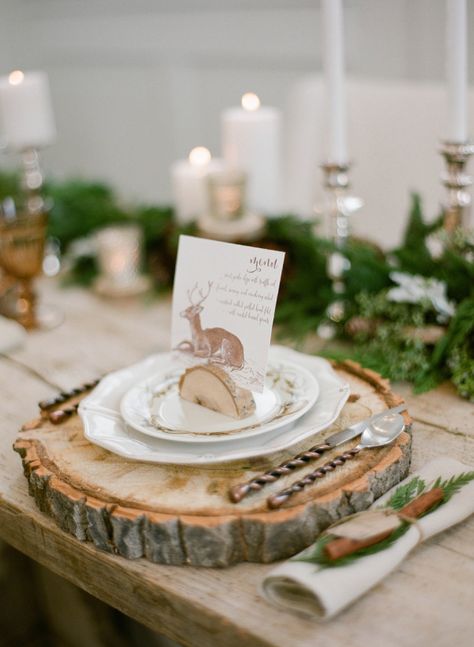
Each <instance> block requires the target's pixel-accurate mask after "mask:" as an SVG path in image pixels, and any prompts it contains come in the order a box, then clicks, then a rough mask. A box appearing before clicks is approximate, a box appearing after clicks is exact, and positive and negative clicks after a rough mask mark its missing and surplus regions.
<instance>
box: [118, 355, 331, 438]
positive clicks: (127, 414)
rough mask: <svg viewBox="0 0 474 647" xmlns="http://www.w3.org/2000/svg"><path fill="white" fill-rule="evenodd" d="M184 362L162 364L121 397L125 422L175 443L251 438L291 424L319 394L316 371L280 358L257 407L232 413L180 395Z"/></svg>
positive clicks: (258, 396) (256, 396) (271, 368)
mask: <svg viewBox="0 0 474 647" xmlns="http://www.w3.org/2000/svg"><path fill="white" fill-rule="evenodd" d="M182 371H183V368H182V367H181V366H178V368H177V366H176V365H175V366H174V367H171V368H169V367H168V368H166V369H161V370H160V371H157V374H156V375H155V376H153V377H152V378H151V379H150V378H148V379H147V380H144V381H143V382H141V383H139V384H137V385H136V386H134V387H133V388H132V389H130V390H129V391H128V392H127V393H126V394H125V396H124V397H123V398H122V401H121V403H120V412H121V414H122V417H123V419H124V420H125V422H126V423H127V424H128V425H130V426H131V427H133V429H136V430H137V431H140V432H141V433H143V434H147V435H148V436H154V437H156V438H163V439H164V440H173V441H176V442H187V443H189V442H197V443H203V442H204V443H205V442H225V441H228V440H231V439H232V438H233V437H234V436H236V435H237V434H238V437H239V438H249V437H251V436H257V435H260V434H265V433H268V432H269V431H273V430H275V429H279V428H280V427H286V426H287V425H290V424H292V423H293V422H295V421H296V420H298V418H301V416H303V415H304V414H305V413H306V412H307V411H309V409H311V407H312V406H313V405H314V403H315V402H316V400H317V399H318V396H319V385H318V382H317V380H316V378H315V376H314V375H313V374H312V373H311V372H310V371H309V370H308V369H306V368H304V367H303V366H299V365H298V364H295V363H294V362H289V361H287V360H280V361H278V362H271V363H270V364H269V367H268V370H267V375H266V378H265V388H264V391H263V393H254V394H253V396H254V399H255V405H256V409H255V412H254V413H253V414H252V415H250V416H247V417H246V418H243V419H235V418H230V417H229V416H225V415H223V414H221V413H217V412H216V411H211V410H210V409H207V408H206V407H201V406H199V405H197V404H194V403H192V402H187V401H186V400H183V399H182V398H181V397H180V396H179V392H178V381H179V377H180V375H181V373H182Z"/></svg>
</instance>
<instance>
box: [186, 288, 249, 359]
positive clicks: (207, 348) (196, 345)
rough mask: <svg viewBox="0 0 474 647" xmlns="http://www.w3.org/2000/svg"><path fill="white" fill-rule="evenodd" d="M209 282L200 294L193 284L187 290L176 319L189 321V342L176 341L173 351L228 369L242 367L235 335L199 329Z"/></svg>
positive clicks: (242, 355)
mask: <svg viewBox="0 0 474 647" xmlns="http://www.w3.org/2000/svg"><path fill="white" fill-rule="evenodd" d="M212 286H213V282H212V281H208V283H207V291H206V292H204V291H203V290H202V289H201V288H199V285H198V283H195V285H194V287H193V288H192V289H191V290H187V295H188V301H189V305H188V307H187V308H186V309H185V310H182V311H181V312H180V316H181V317H183V318H185V319H187V320H188V321H189V327H190V331H191V341H189V340H183V341H181V342H179V344H178V345H177V347H176V349H177V350H185V351H188V352H189V351H191V352H192V354H193V355H194V357H201V358H205V359H209V360H211V361H212V362H216V363H219V364H224V365H225V366H228V367H229V368H233V369H241V368H243V366H244V364H245V357H244V347H243V344H242V342H241V341H240V339H239V337H237V335H234V333H232V332H229V331H228V330H226V329H225V328H219V327H215V328H203V327H202V322H201V314H202V312H203V310H204V306H203V305H202V304H203V303H204V302H205V301H206V299H207V298H208V296H209V294H210V292H211V290H212Z"/></svg>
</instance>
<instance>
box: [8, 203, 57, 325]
mask: <svg viewBox="0 0 474 647" xmlns="http://www.w3.org/2000/svg"><path fill="white" fill-rule="evenodd" d="M46 220H47V218H46V214H45V213H38V214H35V215H33V214H30V213H23V214H20V215H19V216H17V217H15V218H13V219H11V220H8V219H6V218H2V220H1V221H0V265H1V267H2V268H3V269H4V271H5V272H6V274H7V275H8V277H10V278H11V280H13V281H14V282H15V283H16V286H17V292H16V301H15V304H14V306H13V308H12V312H11V313H9V314H10V316H11V317H12V318H14V319H16V320H17V321H18V322H19V323H20V324H21V325H22V326H24V327H25V328H26V329H32V328H37V327H39V326H40V322H39V320H38V316H37V309H36V294H35V291H34V289H33V280H34V278H35V277H37V276H38V275H39V274H41V271H42V265H43V258H44V245H45V239H46Z"/></svg>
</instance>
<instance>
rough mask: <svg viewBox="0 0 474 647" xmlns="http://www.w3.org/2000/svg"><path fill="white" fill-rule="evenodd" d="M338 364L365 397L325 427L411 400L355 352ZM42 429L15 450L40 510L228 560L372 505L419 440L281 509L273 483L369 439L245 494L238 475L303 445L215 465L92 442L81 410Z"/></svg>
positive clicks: (151, 547) (98, 531)
mask: <svg viewBox="0 0 474 647" xmlns="http://www.w3.org/2000/svg"><path fill="white" fill-rule="evenodd" d="M335 368H336V370H337V371H338V372H339V373H340V374H341V376H342V377H343V378H344V379H346V380H347V381H348V382H349V383H350V385H351V390H352V392H353V393H357V395H358V397H357V399H356V401H355V402H348V403H347V404H346V406H345V407H344V409H343V411H342V413H341V416H340V417H339V419H338V421H336V423H335V424H334V425H332V426H331V428H330V429H329V430H327V431H326V432H325V434H324V435H328V434H331V433H334V431H335V430H339V429H341V428H343V427H345V426H347V425H348V424H351V423H353V422H356V421H358V420H360V419H362V418H365V417H367V416H369V415H371V414H373V413H377V412H378V411H381V410H383V409H384V408H386V407H390V406H392V405H394V404H396V403H398V402H399V401H400V398H398V396H396V395H394V394H393V393H392V391H391V390H390V387H389V384H388V383H387V382H386V381H385V380H383V379H381V378H380V376H379V375H377V374H376V373H373V372H372V371H368V370H365V369H362V368H361V367H360V366H359V365H358V364H355V363H353V362H345V363H343V364H341V365H337V366H335ZM406 415H407V421H408V422H409V418H408V414H406ZM34 427H35V425H32V424H28V425H26V429H25V431H23V432H22V433H21V434H20V436H19V438H18V440H17V441H16V442H15V445H14V448H15V450H16V451H17V452H18V453H19V454H20V456H21V458H22V462H23V468H24V473H25V476H26V477H27V479H28V483H29V491H30V493H31V494H32V496H33V497H34V499H35V501H36V503H37V505H38V507H39V508H40V510H42V511H43V512H45V513H46V514H48V515H49V516H51V517H52V518H53V519H54V520H55V521H56V523H57V524H58V525H59V527H60V528H62V529H63V530H65V531H66V532H69V533H70V534H72V535H74V537H75V538H76V539H79V540H80V541H92V542H94V544H95V546H96V547H97V548H100V549H102V550H106V551H109V552H113V553H117V554H119V555H121V556H122V557H126V558H128V559H138V558H140V557H145V558H146V559H149V560H150V561H153V562H158V563H164V564H173V565H183V564H187V565H193V566H206V567H224V566H230V565H232V564H236V563H238V562H242V561H252V562H272V561H276V560H278V559H282V558H285V557H289V556H291V555H294V554H295V553H296V552H298V551H300V550H302V549H303V548H305V547H306V546H308V545H309V544H311V543H312V541H313V540H314V537H315V536H316V535H317V534H318V533H319V532H321V531H322V530H323V529H324V528H326V527H327V526H328V525H329V524H331V523H333V522H334V521H335V520H337V519H339V518H340V517H341V516H344V515H347V514H350V513H353V512H358V511H360V510H363V509H365V508H366V507H368V506H369V505H370V504H371V503H372V502H373V501H374V499H376V498H377V497H379V496H380V495H381V494H383V493H384V492H385V491H386V490H387V489H388V488H390V487H392V486H393V485H394V484H395V483H398V482H399V481H400V480H401V479H402V478H403V477H404V476H405V475H406V474H407V472H408V467H409V463H410V445H411V442H410V441H411V438H410V435H409V434H407V433H404V434H402V435H401V436H400V437H399V438H398V439H397V441H396V442H395V443H394V444H393V445H391V446H388V447H383V448H380V449H375V450H370V451H366V452H363V453H362V454H361V455H360V456H358V457H357V459H355V460H353V461H350V462H347V463H346V464H345V465H343V466H341V467H339V468H338V469H337V470H335V471H334V473H330V474H328V475H326V477H325V478H324V479H322V480H320V481H318V482H317V483H315V484H314V485H313V486H311V487H309V488H307V489H306V490H305V491H304V492H302V493H300V494H298V495H296V496H294V497H292V499H291V501H290V502H289V503H288V504H287V505H286V506H285V507H283V508H281V509H279V510H278V511H274V510H269V509H268V508H267V505H266V498H267V496H268V495H269V494H271V493H272V491H273V492H275V491H278V490H279V489H281V488H284V487H285V482H286V483H288V484H289V483H291V482H292V481H293V480H295V478H301V477H302V476H304V474H305V473H307V472H309V471H312V470H313V469H315V467H316V465H317V464H318V463H321V464H322V463H323V462H326V461H328V460H330V459H331V457H332V456H335V455H337V454H339V453H341V452H342V451H345V449H346V448H349V447H351V446H353V445H354V444H355V443H357V442H358V441H357V439H354V440H353V441H350V442H349V443H346V444H345V445H344V446H341V447H338V448H335V449H333V450H331V451H329V452H327V453H326V454H325V455H324V456H323V457H322V458H321V459H320V460H319V461H315V463H311V464H310V465H307V466H305V467H304V468H302V469H301V470H298V476H295V474H290V475H288V476H286V477H285V478H283V479H281V480H280V481H279V482H278V483H275V484H273V485H271V486H268V487H266V488H265V489H264V490H263V491H262V492H259V493H254V494H253V495H251V496H249V497H247V498H246V499H245V500H244V501H242V502H241V503H239V504H233V503H231V502H230V500H229V495H228V492H229V489H230V487H231V486H232V485H234V484H235V483H236V481H241V480H242V479H243V480H246V479H248V478H252V477H253V476H255V475H256V474H258V473H259V472H260V471H262V470H264V469H267V468H268V466H269V465H270V464H272V462H280V461H281V460H285V459H287V458H288V457H290V456H291V455H293V454H294V453H295V451H296V450H295V447H293V448H291V449H289V450H287V451H286V452H280V453H279V454H278V455H274V456H270V457H265V458H264V459H261V460H252V461H246V462H242V461H240V462H234V463H228V464H223V465H220V466H216V467H213V468H207V469H206V468H203V467H199V468H197V467H183V466H176V467H175V466H169V465H150V464H144V463H139V462H133V461H129V460H125V459H123V458H121V457H119V456H116V455H114V454H111V453H110V452H108V451H106V450H103V449H101V448H100V447H96V446H95V445H92V444H91V443H89V442H88V441H87V440H86V439H85V438H84V436H83V433H82V423H81V421H80V419H79V418H78V417H77V416H75V417H73V418H71V419H69V420H68V421H66V422H64V423H63V424H61V425H52V424H51V423H50V422H49V421H48V420H44V419H43V420H42V421H41V425H40V426H39V427H37V428H34ZM318 439H319V436H318ZM314 442H317V441H315V438H314V437H312V438H309V439H306V440H305V441H304V442H303V443H300V444H299V445H298V446H297V448H298V449H297V451H299V450H300V449H306V448H308V447H310V446H311V445H312V444H314Z"/></svg>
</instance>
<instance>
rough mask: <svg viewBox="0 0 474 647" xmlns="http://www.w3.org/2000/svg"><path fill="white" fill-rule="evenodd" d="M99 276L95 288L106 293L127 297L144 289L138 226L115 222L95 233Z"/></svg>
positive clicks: (141, 237) (141, 239)
mask: <svg viewBox="0 0 474 647" xmlns="http://www.w3.org/2000/svg"><path fill="white" fill-rule="evenodd" d="M96 244H97V262H98V266H99V272H100V276H99V278H98V280H97V282H96V286H95V287H96V289H97V291H98V292H100V293H102V294H104V295H105V296H127V295H133V294H137V293H139V292H143V291H144V288H145V286H144V281H145V277H143V276H142V275H141V274H140V270H141V260H142V244H143V235H142V231H141V229H140V227H139V226H138V225H133V224H130V225H117V226H111V227H106V228H105V229H101V230H100V231H98V232H97V234H96Z"/></svg>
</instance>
